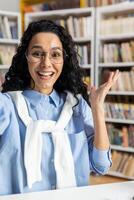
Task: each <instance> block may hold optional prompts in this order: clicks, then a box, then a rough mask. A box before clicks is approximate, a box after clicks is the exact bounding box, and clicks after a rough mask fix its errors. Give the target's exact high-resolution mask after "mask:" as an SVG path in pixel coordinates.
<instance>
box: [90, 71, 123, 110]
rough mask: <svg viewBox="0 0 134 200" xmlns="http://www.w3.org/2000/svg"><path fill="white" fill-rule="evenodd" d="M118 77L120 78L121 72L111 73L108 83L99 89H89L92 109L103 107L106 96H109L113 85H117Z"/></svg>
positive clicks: (93, 87)
mask: <svg viewBox="0 0 134 200" xmlns="http://www.w3.org/2000/svg"><path fill="white" fill-rule="evenodd" d="M118 77H119V70H116V71H115V72H111V73H110V76H109V78H108V80H107V82H105V83H104V84H102V85H100V86H99V87H98V88H96V87H95V86H92V87H90V88H89V92H90V95H89V101H90V104H91V107H95V106H98V105H101V106H102V105H103V103H104V100H105V97H106V95H107V94H108V92H109V90H110V88H111V87H112V85H113V84H115V82H116V80H117V79H118Z"/></svg>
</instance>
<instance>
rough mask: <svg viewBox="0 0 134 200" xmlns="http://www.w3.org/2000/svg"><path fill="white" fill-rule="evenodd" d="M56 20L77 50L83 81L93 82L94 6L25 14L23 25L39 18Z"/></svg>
mask: <svg viewBox="0 0 134 200" xmlns="http://www.w3.org/2000/svg"><path fill="white" fill-rule="evenodd" d="M45 18H46V19H50V20H53V21H56V22H57V23H60V24H61V25H63V26H64V27H65V28H66V29H68V31H69V33H70V34H71V35H72V37H73V40H74V41H75V44H76V47H77V50H78V52H79V55H80V58H79V62H80V66H81V68H82V69H83V70H84V73H85V77H84V81H85V82H87V83H88V84H93V83H94V8H75V9H65V10H55V11H45V12H44V11H42V12H34V13H26V14H25V26H26V27H27V26H28V24H29V23H30V22H32V21H36V20H39V19H45Z"/></svg>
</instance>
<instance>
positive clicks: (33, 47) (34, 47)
mask: <svg viewBox="0 0 134 200" xmlns="http://www.w3.org/2000/svg"><path fill="white" fill-rule="evenodd" d="M32 49H43V48H42V46H40V45H34V46H32V48H31V50H32ZM51 49H59V50H62V49H61V48H60V47H52V48H51Z"/></svg>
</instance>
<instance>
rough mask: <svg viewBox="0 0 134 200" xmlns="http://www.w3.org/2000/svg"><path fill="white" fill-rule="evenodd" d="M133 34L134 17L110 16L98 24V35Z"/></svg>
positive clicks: (130, 15) (129, 15) (131, 15)
mask: <svg viewBox="0 0 134 200" xmlns="http://www.w3.org/2000/svg"><path fill="white" fill-rule="evenodd" d="M133 32H134V15H133V14H128V16H126V15H125V16H120V15H119V16H112V17H110V18H108V17H107V18H106V19H105V18H104V19H102V20H101V23H100V35H116V34H130V33H133Z"/></svg>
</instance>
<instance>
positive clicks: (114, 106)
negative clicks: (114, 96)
mask: <svg viewBox="0 0 134 200" xmlns="http://www.w3.org/2000/svg"><path fill="white" fill-rule="evenodd" d="M104 108H105V116H106V118H110V119H111V118H114V119H129V120H134V103H133V104H128V103H114V102H105V103H104Z"/></svg>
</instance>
